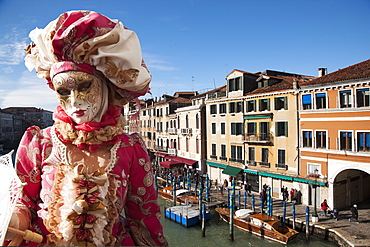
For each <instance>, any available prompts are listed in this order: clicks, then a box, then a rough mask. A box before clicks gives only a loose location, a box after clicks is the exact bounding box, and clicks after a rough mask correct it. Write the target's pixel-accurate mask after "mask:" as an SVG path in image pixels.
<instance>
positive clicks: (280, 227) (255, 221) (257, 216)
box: [216, 208, 298, 244]
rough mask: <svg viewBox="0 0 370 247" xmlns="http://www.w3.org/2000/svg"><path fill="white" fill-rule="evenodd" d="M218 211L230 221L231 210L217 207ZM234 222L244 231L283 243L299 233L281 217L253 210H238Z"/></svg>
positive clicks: (225, 219)
mask: <svg viewBox="0 0 370 247" xmlns="http://www.w3.org/2000/svg"><path fill="white" fill-rule="evenodd" d="M216 212H217V213H218V214H219V215H220V217H221V218H222V219H223V220H224V221H226V222H228V223H229V222H230V210H229V209H228V208H216ZM236 215H238V216H239V217H238V216H236ZM233 224H234V226H236V227H238V228H239V229H241V230H243V231H246V232H251V233H253V234H255V235H258V236H261V237H264V238H267V239H270V240H273V241H276V242H279V243H282V244H287V243H289V242H290V241H292V240H293V239H295V238H296V237H297V235H298V232H297V231H296V230H293V229H291V228H289V227H288V226H286V225H284V224H283V223H282V222H281V221H280V220H279V219H277V218H275V217H272V216H269V215H267V214H264V213H253V212H251V213H249V214H248V213H242V214H241V213H239V212H238V211H236V212H235V215H234V218H233Z"/></svg>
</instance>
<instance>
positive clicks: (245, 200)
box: [244, 191, 247, 208]
mask: <svg viewBox="0 0 370 247" xmlns="http://www.w3.org/2000/svg"><path fill="white" fill-rule="evenodd" d="M244 208H247V192H246V191H244Z"/></svg>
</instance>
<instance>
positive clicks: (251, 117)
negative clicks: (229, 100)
mask: <svg viewBox="0 0 370 247" xmlns="http://www.w3.org/2000/svg"><path fill="white" fill-rule="evenodd" d="M263 118H271V116H250V117H248V116H246V117H244V119H263Z"/></svg>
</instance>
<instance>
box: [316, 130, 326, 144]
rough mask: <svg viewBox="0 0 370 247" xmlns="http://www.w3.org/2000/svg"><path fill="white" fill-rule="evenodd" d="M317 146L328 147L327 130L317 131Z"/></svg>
mask: <svg viewBox="0 0 370 247" xmlns="http://www.w3.org/2000/svg"><path fill="white" fill-rule="evenodd" d="M316 148H326V131H316Z"/></svg>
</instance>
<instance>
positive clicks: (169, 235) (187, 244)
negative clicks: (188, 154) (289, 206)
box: [158, 198, 336, 247]
mask: <svg viewBox="0 0 370 247" xmlns="http://www.w3.org/2000/svg"><path fill="white" fill-rule="evenodd" d="M158 200H159V203H160V205H161V211H162V217H161V222H162V225H163V228H164V234H165V237H166V239H167V241H168V243H169V246H170V247H175V246H176V247H178V246H184V247H204V246H207V247H208V246H217V247H224V246H225V247H227V246H232V247H239V246H240V247H246V246H254V247H260V246H261V247H262V246H263V247H269V246H284V245H283V244H280V243H277V242H274V241H271V240H267V239H263V238H261V237H259V236H256V235H254V234H251V233H248V232H243V231H241V230H239V229H237V228H236V227H235V228H234V241H230V240H229V236H230V233H229V232H230V231H229V224H228V223H226V222H224V221H223V220H221V219H220V217H219V216H218V214H217V212H215V210H214V208H211V209H210V210H211V219H210V220H209V221H207V223H206V231H205V237H202V227H201V225H200V224H199V225H194V226H191V227H188V228H185V227H183V226H181V225H180V224H178V223H176V222H173V221H171V220H169V219H166V218H165V213H164V207H165V204H166V201H165V200H164V199H162V198H158ZM287 246H289V247H298V246H299V247H302V246H310V247H321V246H323V247H332V246H336V245H335V244H334V243H332V242H329V241H326V240H322V239H320V238H317V237H314V236H310V241H306V236H305V234H304V233H300V234H299V235H298V237H297V238H296V239H295V240H293V241H292V242H291V243H289V244H288V245H287Z"/></svg>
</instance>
